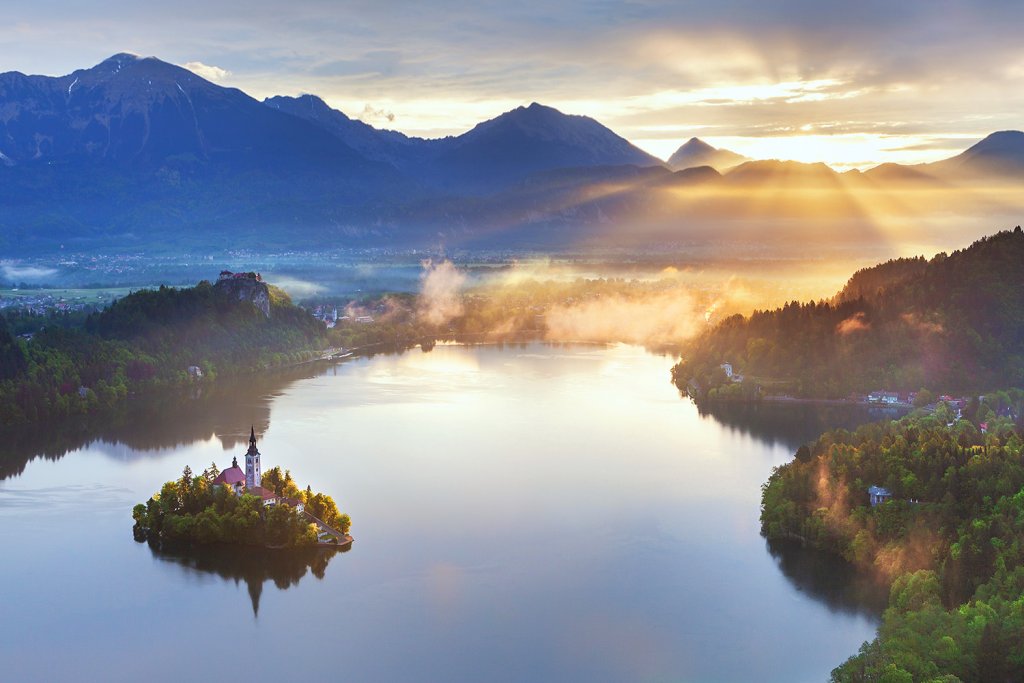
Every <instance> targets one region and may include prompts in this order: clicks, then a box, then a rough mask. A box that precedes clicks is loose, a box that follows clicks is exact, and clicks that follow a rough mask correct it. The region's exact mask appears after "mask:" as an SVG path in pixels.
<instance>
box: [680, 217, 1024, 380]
mask: <svg viewBox="0 0 1024 683" xmlns="http://www.w3.org/2000/svg"><path fill="white" fill-rule="evenodd" d="M1022 262H1024V233H1022V232H1021V229H1020V227H1018V228H1017V229H1015V230H1014V231H1012V232H1010V231H1005V232H1000V233H997V234H995V235H993V236H991V237H987V238H983V239H981V240H979V241H977V242H975V243H974V244H972V245H971V246H970V247H968V248H967V249H963V250H960V251H956V252H953V253H952V254H950V255H948V256H947V255H946V254H938V255H937V256H935V257H934V258H932V259H931V260H930V261H928V262H927V263H924V262H923V260H917V259H901V260H898V261H895V262H890V263H887V264H882V265H881V266H877V267H876V268H873V269H868V270H866V271H862V272H860V273H858V274H857V275H855V276H854V277H853V278H851V280H850V284H848V285H847V287H846V289H844V291H843V292H841V293H840V294H839V295H837V297H836V300H835V301H836V303H826V302H819V303H815V302H809V303H805V304H800V303H797V302H792V303H790V304H787V305H786V306H785V307H783V308H780V309H776V310H774V311H759V312H754V314H753V315H751V316H750V317H749V318H744V317H742V316H733V317H732V318H728V319H726V320H724V321H722V322H721V323H720V324H719V325H717V326H716V327H715V328H713V329H710V330H708V331H706V332H705V333H703V334H702V335H700V336H699V337H698V338H697V339H696V340H694V342H693V343H692V345H691V346H690V348H689V352H688V353H687V354H686V360H685V361H684V362H683V363H681V364H680V365H678V366H676V368H675V369H674V371H673V372H674V376H675V378H676V381H677V383H678V384H680V387H681V388H683V389H685V388H686V386H687V384H688V383H689V381H690V380H696V383H697V385H699V386H700V389H699V390H698V393H700V394H706V393H707V392H708V391H709V390H710V389H711V388H712V387H716V386H723V385H727V384H728V383H727V382H726V381H725V378H724V377H723V376H722V375H723V373H721V371H720V370H719V369H718V366H719V364H721V363H724V362H729V363H732V365H733V367H734V368H735V369H736V371H737V372H740V373H743V374H745V375H747V376H748V377H750V378H752V379H751V380H750V381H752V382H767V381H768V380H780V381H782V382H784V384H783V385H782V386H783V387H784V390H786V391H791V392H795V393H797V394H799V395H803V396H816V397H843V396H846V395H847V394H849V393H850V392H851V391H857V392H868V391H872V390H879V389H888V390H899V391H910V390H916V389H919V388H921V387H922V386H924V387H928V388H930V389H932V390H938V391H940V392H952V391H957V392H960V391H977V390H984V389H991V388H998V387H1005V386H1020V385H1021V384H1024V268H1021V267H1020V264H1021V263H1022ZM730 391H732V390H730Z"/></svg>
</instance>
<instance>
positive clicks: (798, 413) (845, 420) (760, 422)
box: [698, 401, 908, 451]
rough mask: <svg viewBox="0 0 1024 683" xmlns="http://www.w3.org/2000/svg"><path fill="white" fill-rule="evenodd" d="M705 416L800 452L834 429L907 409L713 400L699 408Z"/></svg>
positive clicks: (888, 417) (892, 417) (896, 415)
mask: <svg viewBox="0 0 1024 683" xmlns="http://www.w3.org/2000/svg"><path fill="white" fill-rule="evenodd" d="M698 412H699V413H700V415H701V417H711V418H713V419H714V420H715V421H716V422H718V423H720V424H722V425H724V426H726V427H728V428H729V429H730V430H733V431H737V432H739V433H741V434H749V435H751V436H754V437H756V438H758V439H759V440H761V441H763V442H765V443H767V444H768V445H775V444H781V445H783V446H786V447H787V448H790V449H792V450H793V451H796V449H797V448H799V447H800V446H801V445H803V444H805V443H808V442H810V441H814V440H815V439H817V438H818V437H819V436H821V434H822V433H823V432H826V431H828V430H830V429H850V430H852V429H856V428H857V427H859V426H860V425H862V424H866V423H868V422H876V421H879V420H895V419H898V418H900V417H902V416H903V415H906V414H907V412H908V409H906V408H881V407H876V406H867V405H860V404H855V403H845V404H843V403H802V402H797V401H792V402H790V401H762V402H759V403H733V402H725V401H722V402H713V403H708V404H705V405H702V406H699V407H698Z"/></svg>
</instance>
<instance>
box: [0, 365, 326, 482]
mask: <svg viewBox="0 0 1024 683" xmlns="http://www.w3.org/2000/svg"><path fill="white" fill-rule="evenodd" d="M327 371H328V372H329V371H330V370H329V369H328V370H327ZM324 372H325V368H324V367H323V366H322V365H303V366H297V367H294V368H289V369H285V370H278V371H274V372H267V373H263V374H259V375H253V376H247V377H237V378H229V379H225V380H220V381H218V382H217V383H216V385H213V386H209V387H201V388H194V389H191V390H188V391H169V392H161V393H160V394H159V395H157V396H143V397H134V398H132V399H131V400H128V401H125V402H124V403H122V404H121V405H119V406H117V407H115V408H113V409H111V410H109V411H106V412H104V413H101V414H98V415H76V416H73V417H69V418H67V419H63V420H56V421H53V422H51V423H47V424H45V425H41V426H36V427H34V428H26V429H8V430H3V431H2V432H0V480H3V479H7V478H9V477H12V476H16V475H18V474H21V473H22V472H23V471H24V469H25V466H26V465H27V464H28V463H29V462H30V461H32V460H34V459H35V458H44V459H47V460H59V459H61V458H62V457H64V456H65V455H67V454H68V453H70V452H72V451H76V450H78V449H80V448H83V447H85V446H88V445H89V444H91V443H94V442H99V441H103V442H106V443H110V444H114V445H123V446H126V447H127V448H129V449H131V450H133V451H136V452H145V451H154V450H159V449H168V448H177V447H180V446H186V445H188V444H191V443H194V442H196V441H203V440H207V439H210V438H211V437H216V438H218V439H220V441H221V443H222V444H223V446H224V448H225V449H226V450H227V449H235V448H236V447H238V446H243V445H244V444H245V442H246V439H247V438H248V431H247V430H248V429H249V426H250V425H255V428H256V433H257V435H260V436H262V435H263V433H264V432H265V431H266V430H267V428H268V427H269V426H270V406H271V404H272V403H273V402H274V399H275V398H276V397H277V396H280V395H281V393H282V392H284V391H285V390H287V388H288V387H289V386H291V385H292V384H294V383H296V382H298V381H301V380H305V379H309V378H312V377H316V376H319V375H322V374H323V373H324Z"/></svg>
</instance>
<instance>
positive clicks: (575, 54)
mask: <svg viewBox="0 0 1024 683" xmlns="http://www.w3.org/2000/svg"><path fill="white" fill-rule="evenodd" d="M16 5H17V6H15V7H5V9H4V15H5V24H6V27H5V30H4V31H3V32H2V33H0V71H11V70H13V71H22V72H25V73H37V74H47V75H63V74H66V73H70V72H71V71H73V70H75V69H78V68H83V67H88V66H92V65H94V64H96V63H98V62H100V61H102V60H103V59H105V58H106V57H109V56H110V55H111V54H114V53H116V52H132V53H135V54H139V55H143V56H155V57H158V58H160V59H163V60H164V61H168V62H172V63H175V64H181V65H188V67H189V68H191V69H193V70H194V71H196V72H197V73H199V74H200V75H202V76H204V77H206V78H209V79H210V80H214V81H215V82H217V83H219V84H221V85H225V86H232V87H237V88H240V89H242V90H244V91H245V92H247V93H249V94H250V95H252V96H254V97H257V98H259V99H262V98H264V97H268V96H271V95H297V94H301V93H314V94H317V95H319V96H321V97H322V98H323V99H324V100H325V101H327V102H328V104H330V105H331V106H333V107H335V108H337V109H340V110H341V111H343V112H345V113H346V114H348V115H349V116H352V117H355V118H360V119H362V120H364V121H366V122H367V123H370V124H372V125H374V126H377V127H383V128H391V129H395V130H400V131H402V132H404V133H407V134H410V135H419V136H423V137H438V136H443V135H451V134H458V133H461V132H464V131H466V130H468V129H469V128H471V127H472V126H473V125H475V124H476V123H479V122H480V121H483V120H485V119H488V118H492V117H494V116H496V115H498V114H500V113H502V112H505V111H508V110H510V109H513V108H515V107H517V106H520V105H526V104H529V103H530V102H534V101H536V102H540V103H542V104H546V105H549V106H553V107H556V108H558V109H560V110H561V111H563V112H565V113H569V114H585V115H588V116H591V117H593V118H595V119H597V120H599V121H600V122H601V123H603V124H605V125H606V126H608V127H609V128H611V129H612V130H614V131H615V132H616V133H618V134H619V135H622V136H623V137H625V138H627V139H629V140H630V141H632V142H633V143H634V144H636V145H638V146H639V147H641V148H643V149H645V150H647V151H648V152H651V153H652V154H654V155H655V156H658V157H661V158H663V159H664V158H667V157H668V156H669V155H670V154H671V153H672V152H673V151H674V150H675V149H676V148H677V147H678V146H679V145H680V144H682V143H683V142H685V141H686V140H688V139H689V138H690V137H695V136H696V137H700V138H701V139H703V140H706V141H707V142H709V143H711V144H713V145H715V146H718V147H726V148H728V149H732V150H734V151H736V152H739V153H741V154H745V155H747V156H750V157H753V158H780V159H795V160H798V161H825V162H826V163H829V164H831V165H833V166H834V167H836V168H840V169H844V168H852V167H859V168H867V167H870V166H873V165H875V164H878V163H882V162H887V161H895V162H900V163H916V162H923V161H931V160H936V159H941V158H945V157H948V156H952V155H953V154H956V153H958V152H960V151H962V150H963V149H965V148H966V147H968V146H970V145H971V144H973V143H974V142H976V141H977V140H979V139H981V138H982V137H984V136H985V135H987V134H988V133H991V132H993V131H996V130H1005V129H1021V128H1024V121H1022V119H1021V114H1020V112H1022V111H1024V41H1021V40H1020V37H1019V34H1020V27H1021V26H1024V2H1020V0H1014V1H1012V2H1002V1H998V0H990V1H984V2H953V1H943V0H930V1H927V2H925V1H918V0H899V1H894V0H886V1H884V2H876V1H875V0H858V1H857V2H850V1H849V0H845V1H844V2H828V1H826V0H816V1H806V0H799V1H789V2H786V1H782V2H765V1H764V0H719V1H717V2H687V1H685V0H676V1H674V2H660V1H657V0H632V1H626V2H609V1H605V0H582V1H566V2H550V1H548V0H516V1H515V2H493V1H491V0H476V1H474V2H453V1H451V0H432V1H430V2H422V1H420V2H387V1H386V0H378V1H377V2H345V1H344V0H289V1H288V2H280V1H276V0H274V1H272V0H246V1H245V2H218V1H217V0H176V2H174V3H168V2H159V3H149V2H144V1H141V0H104V1H103V2H93V1H91V0H36V1H35V2H33V3H26V2H20V3H16Z"/></svg>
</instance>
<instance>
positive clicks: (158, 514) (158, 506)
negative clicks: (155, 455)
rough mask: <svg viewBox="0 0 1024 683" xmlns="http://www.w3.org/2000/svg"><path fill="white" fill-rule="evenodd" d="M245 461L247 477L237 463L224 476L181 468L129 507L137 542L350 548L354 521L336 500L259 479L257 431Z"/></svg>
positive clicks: (276, 471) (277, 476) (271, 477)
mask: <svg viewBox="0 0 1024 683" xmlns="http://www.w3.org/2000/svg"><path fill="white" fill-rule="evenodd" d="M244 457H245V470H244V471H243V470H242V469H241V467H239V466H238V459H237V458H235V459H233V461H232V463H231V467H229V468H227V469H225V470H223V471H220V470H218V469H217V466H216V464H211V465H210V467H208V468H206V469H205V470H204V471H203V472H202V473H201V474H199V475H194V474H193V472H192V470H191V468H189V467H188V466H186V467H185V469H184V471H183V472H182V475H181V478H180V479H177V480H174V481H169V482H166V483H165V484H164V485H163V486H162V487H161V488H160V492H159V493H157V494H155V495H154V496H153V497H151V498H150V499H149V500H148V501H146V502H145V503H139V504H138V505H136V506H135V507H134V509H133V510H132V518H133V519H134V520H135V526H134V528H133V533H134V536H135V540H137V541H139V542H149V543H150V544H151V545H155V546H158V547H164V546H171V547H177V546H183V545H189V544H199V545H213V544H221V545H243V546H265V547H270V548H289V549H290V548H312V547H327V548H337V549H347V548H349V547H351V545H352V536H351V535H349V533H348V532H349V528H350V527H351V520H350V518H349V516H348V515H347V514H344V513H340V512H339V511H338V506H337V505H336V504H335V502H334V499H333V498H331V497H330V496H328V495H325V494H323V493H314V492H313V490H312V487H310V486H307V487H306V489H305V490H301V489H299V488H298V486H297V485H296V483H295V480H294V479H293V478H292V476H291V472H290V471H288V470H285V471H284V472H282V471H281V468H280V467H274V468H271V469H270V470H267V471H266V472H263V471H262V465H261V454H260V451H259V449H258V448H257V447H256V430H255V427H252V428H250V431H249V449H248V451H246V453H245V456H244Z"/></svg>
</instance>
